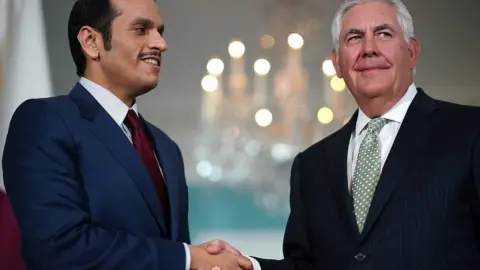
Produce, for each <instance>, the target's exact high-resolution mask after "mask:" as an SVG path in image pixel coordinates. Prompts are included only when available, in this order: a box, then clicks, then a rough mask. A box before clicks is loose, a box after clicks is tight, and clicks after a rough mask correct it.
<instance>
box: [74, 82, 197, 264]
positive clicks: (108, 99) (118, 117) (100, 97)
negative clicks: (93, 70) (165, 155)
mask: <svg viewBox="0 0 480 270" xmlns="http://www.w3.org/2000/svg"><path fill="white" fill-rule="evenodd" d="M79 83H80V84H81V85H82V86H83V87H84V88H85V89H86V90H87V91H88V92H89V93H90V94H91V95H92V96H93V97H94V98H95V100H97V102H98V103H99V104H100V106H102V107H103V109H105V111H107V113H108V114H109V115H110V116H111V117H112V118H113V120H114V121H115V123H117V125H118V126H119V127H120V128H121V129H122V131H123V132H124V133H125V136H127V138H128V139H129V140H130V142H132V135H131V133H130V130H129V129H128V127H127V126H126V125H125V124H124V123H123V121H124V120H125V117H127V114H128V110H129V109H132V110H134V111H135V113H136V114H137V115H138V105H137V103H135V104H133V106H132V108H129V107H128V106H127V105H126V104H125V103H123V102H122V101H121V100H120V99H119V98H118V97H117V96H115V95H114V94H113V93H112V92H110V91H108V90H107V89H105V88H104V87H102V86H100V85H98V84H96V83H94V82H92V81H90V80H88V79H86V78H84V77H82V78H80V80H79ZM157 162H158V161H157ZM159 167H160V164H159ZM160 172H162V169H161V168H160ZM162 173H163V172H162ZM183 245H184V246H185V254H186V256H185V259H186V266H185V269H186V270H189V269H190V263H191V258H190V249H189V248H188V245H187V244H185V243H183Z"/></svg>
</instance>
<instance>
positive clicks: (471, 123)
mask: <svg viewBox="0 0 480 270" xmlns="http://www.w3.org/2000/svg"><path fill="white" fill-rule="evenodd" d="M435 103H436V115H438V116H439V119H441V121H442V123H443V124H444V125H445V128H460V129H461V130H463V129H467V130H475V131H478V130H480V107H477V106H471V105H462V104H457V103H453V102H448V101H443V100H436V99H435Z"/></svg>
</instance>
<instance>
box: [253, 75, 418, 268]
mask: <svg viewBox="0 0 480 270" xmlns="http://www.w3.org/2000/svg"><path fill="white" fill-rule="evenodd" d="M416 94H417V88H416V87H415V84H412V85H410V87H408V90H407V92H406V93H405V95H404V96H403V97H402V98H401V99H400V100H399V101H398V102H397V103H396V104H395V105H394V106H393V107H392V108H391V109H390V110H389V111H387V112H386V113H385V114H384V115H382V116H381V117H382V118H386V119H389V120H391V121H390V122H389V123H387V124H386V125H385V126H384V127H383V128H382V130H381V131H380V133H379V135H378V136H379V140H380V147H381V159H382V163H381V169H383V165H384V164H385V161H386V160H387V156H388V154H389V153H390V149H391V148H392V145H393V141H394V140H395V137H396V136H397V133H398V130H399V129H400V126H401V124H402V122H403V119H404V118H405V115H406V114H407V111H408V108H409V107H410V104H411V103H412V101H413V98H414V97H415V95H416ZM370 120H371V119H370V118H369V117H368V116H367V115H366V114H365V113H364V112H363V111H362V110H360V109H359V110H358V117H357V123H356V126H355V130H354V131H353V132H352V136H351V138H350V144H349V146H348V157H347V158H348V160H347V175H348V189H349V190H351V183H352V178H353V172H354V171H355V165H356V162H357V156H358V151H359V149H360V144H361V143H362V140H363V139H364V138H365V136H366V134H367V132H366V129H365V127H366V126H367V124H368V122H369V121H370ZM249 259H250V260H251V261H252V263H253V265H254V268H253V269H254V270H261V269H262V268H261V267H260V264H259V263H258V261H257V260H255V259H253V258H250V257H249Z"/></svg>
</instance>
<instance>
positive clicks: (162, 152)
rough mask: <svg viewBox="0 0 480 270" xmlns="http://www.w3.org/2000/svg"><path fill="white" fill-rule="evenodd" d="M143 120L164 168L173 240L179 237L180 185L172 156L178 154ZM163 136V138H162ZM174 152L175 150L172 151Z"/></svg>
mask: <svg viewBox="0 0 480 270" xmlns="http://www.w3.org/2000/svg"><path fill="white" fill-rule="evenodd" d="M141 119H142V120H143V122H144V123H145V126H146V127H147V132H148V134H149V135H150V138H151V139H152V143H153V147H154V149H155V154H156V155H157V159H158V162H159V163H160V167H161V168H162V172H163V177H164V179H165V184H166V186H167V192H168V200H169V203H170V215H171V224H170V228H171V237H172V239H176V237H177V235H178V227H179V226H178V217H179V213H178V210H179V209H178V205H179V203H180V202H179V197H178V193H179V190H178V183H177V181H176V179H177V177H176V175H175V168H173V167H172V166H173V164H172V162H171V160H172V156H175V155H176V154H177V153H170V152H169V151H170V148H168V146H169V143H168V142H167V141H166V138H165V135H163V134H158V132H155V130H154V129H153V128H152V127H151V126H150V124H149V123H148V122H146V121H145V120H144V119H143V118H142V117H141ZM162 135H163V136H162ZM172 151H173V150H172Z"/></svg>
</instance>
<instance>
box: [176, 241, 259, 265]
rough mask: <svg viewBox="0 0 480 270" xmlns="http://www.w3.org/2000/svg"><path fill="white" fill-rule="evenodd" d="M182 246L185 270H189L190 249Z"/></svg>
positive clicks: (190, 260)
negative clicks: (183, 248)
mask: <svg viewBox="0 0 480 270" xmlns="http://www.w3.org/2000/svg"><path fill="white" fill-rule="evenodd" d="M183 245H184V246H185V270H190V264H191V262H192V258H191V255H190V248H189V247H188V245H187V244H185V243H183ZM254 270H257V269H256V268H254ZM259 270H260V268H259Z"/></svg>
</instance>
